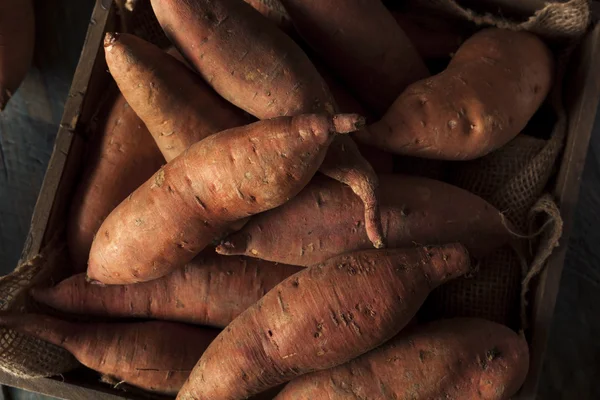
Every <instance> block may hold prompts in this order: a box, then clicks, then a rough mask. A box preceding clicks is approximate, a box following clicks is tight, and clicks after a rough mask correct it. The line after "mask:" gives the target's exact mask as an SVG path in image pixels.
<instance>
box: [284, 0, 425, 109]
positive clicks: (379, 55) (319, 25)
mask: <svg viewBox="0 0 600 400" xmlns="http://www.w3.org/2000/svg"><path fill="white" fill-rule="evenodd" d="M281 3H282V4H283V5H284V7H285V9H286V10H287V12H288V13H289V15H290V18H291V19H292V22H293V24H294V26H295V27H296V30H297V31H298V33H299V34H300V36H302V37H303V38H304V40H306V42H307V43H309V44H310V46H311V47H312V48H313V49H315V51H316V52H317V53H319V55H320V56H321V57H322V58H323V60H325V61H326V62H327V64H328V65H329V66H330V67H331V68H332V69H333V71H335V72H336V73H337V74H338V75H339V76H340V77H342V78H343V79H344V80H345V82H346V84H347V85H348V87H350V88H352V89H353V90H354V92H355V93H356V95H357V97H358V98H359V99H360V100H361V101H363V102H364V103H365V104H366V105H367V107H368V108H370V109H371V110H373V111H374V112H375V113H377V114H378V115H379V116H380V115H382V114H383V113H384V112H385V111H386V110H387V108H388V107H389V106H390V105H391V104H392V103H393V102H394V100H396V98H397V97H398V95H400V93H401V92H402V90H404V88H406V87H407V86H408V85H409V84H411V83H413V82H415V81H417V80H419V79H422V78H425V77H427V76H429V72H428V71H427V67H426V66H425V64H424V63H423V60H421V57H420V56H419V54H418V53H417V51H416V50H415V48H414V46H413V45H412V43H411V42H410V40H409V39H408V37H407V36H406V35H405V34H404V32H403V31H402V29H401V28H400V26H399V25H398V24H397V23H396V21H395V20H394V17H393V16H392V15H391V14H390V12H389V11H388V10H387V9H386V7H385V6H384V5H383V4H382V3H381V1H380V0H329V1H323V0H281Z"/></svg>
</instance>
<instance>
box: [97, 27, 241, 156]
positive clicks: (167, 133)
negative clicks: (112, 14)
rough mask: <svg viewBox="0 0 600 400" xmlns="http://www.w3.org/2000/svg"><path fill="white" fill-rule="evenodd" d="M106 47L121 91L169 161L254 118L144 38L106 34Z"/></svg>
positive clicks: (112, 71)
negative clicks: (209, 137) (204, 140)
mask: <svg viewBox="0 0 600 400" xmlns="http://www.w3.org/2000/svg"><path fill="white" fill-rule="evenodd" d="M104 49H105V54H106V62H107V64H108V68H109V70H110V73H111V74H112V76H113V78H114V79H115V81H116V82H117V85H118V86H119V89H121V93H123V96H125V99H126V100H127V102H128V103H129V104H130V105H131V108H133V110H134V111H135V112H136V114H137V115H138V116H139V117H140V118H141V119H142V121H144V123H145V124H146V127H147V128H148V130H149V131H150V133H152V136H153V137H154V140H155V141H156V143H157V145H158V147H159V148H160V150H161V152H162V153H163V155H164V156H165V159H166V160H167V161H171V160H172V159H173V158H175V157H177V156H178V155H179V154H181V153H182V152H183V151H184V150H185V149H187V148H188V147H190V146H191V145H192V144H194V143H196V142H198V141H200V140H202V139H204V138H205V137H207V136H209V135H212V134H214V133H217V132H220V131H223V130H225V129H229V128H234V127H236V126H241V125H246V124H247V123H249V122H250V121H249V119H248V118H247V117H246V116H245V115H244V113H243V112H242V111H241V110H239V109H237V108H236V107H234V106H233V105H231V104H230V103H228V102H227V101H225V100H224V99H223V98H222V97H221V96H219V95H218V94H217V93H215V91H214V90H212V89H211V88H210V87H209V86H208V85H207V84H206V83H205V82H204V81H203V80H202V78H200V77H199V76H197V75H196V74H194V73H193V72H192V71H190V70H189V69H188V68H187V67H186V66H185V65H184V64H183V63H181V62H180V61H178V60H177V59H175V57H173V56H171V55H169V54H167V53H166V52H164V51H162V50H161V49H160V48H158V47H156V46H155V45H153V44H151V43H148V42H146V41H144V40H143V39H140V38H138V37H136V36H133V35H130V34H126V33H124V34H119V33H107V34H106V38H105V40H104Z"/></svg>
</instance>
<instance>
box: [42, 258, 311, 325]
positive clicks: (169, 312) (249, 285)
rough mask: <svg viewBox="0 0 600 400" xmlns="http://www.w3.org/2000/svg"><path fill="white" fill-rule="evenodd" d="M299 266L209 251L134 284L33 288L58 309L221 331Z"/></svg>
mask: <svg viewBox="0 0 600 400" xmlns="http://www.w3.org/2000/svg"><path fill="white" fill-rule="evenodd" d="M299 270H301V267H295V266H292V265H285V264H275V263H271V262H268V261H262V260H257V259H252V258H246V257H223V256H219V255H216V254H214V253H213V252H207V253H206V254H200V255H198V256H197V257H196V258H195V259H194V260H193V261H191V262H190V263H188V264H187V265H186V266H185V267H184V268H180V269H178V270H176V271H173V272H171V273H170V274H169V275H167V276H164V277H162V278H160V279H155V280H153V281H150V282H143V283H138V284H135V285H112V286H100V285H92V284H90V283H88V282H87V281H86V279H85V278H86V277H85V274H79V275H75V276H72V277H70V278H68V279H66V280H64V281H62V282H61V283H59V284H58V285H56V286H55V287H51V288H46V289H36V290H34V289H32V290H31V292H30V293H31V295H32V297H33V298H34V299H35V300H36V301H39V302H40V303H43V304H46V305H48V306H50V307H52V308H54V309H56V310H59V311H62V312H66V313H71V314H82V315H93V316H100V317H110V318H131V317H135V318H153V319H160V320H168V321H179V322H186V323H191V324H198V325H208V326H214V327H217V328H224V327H225V326H227V325H228V324H229V323H230V322H231V321H232V320H233V319H234V318H235V317H236V316H237V315H238V314H240V313H241V312H242V311H244V310H245V309H246V308H248V307H250V306H251V305H252V304H254V303H256V302H257V301H258V300H259V299H260V298H261V297H262V296H263V295H264V294H265V293H266V292H268V291H269V290H271V288H273V286H275V285H276V284H278V283H279V282H281V281H282V280H284V279H285V278H287V277H288V276H290V275H292V274H294V273H296V272H298V271H299Z"/></svg>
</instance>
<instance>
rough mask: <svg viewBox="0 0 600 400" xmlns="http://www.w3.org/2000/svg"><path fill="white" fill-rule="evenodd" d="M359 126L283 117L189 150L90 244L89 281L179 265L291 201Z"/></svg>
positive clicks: (143, 277)
mask: <svg viewBox="0 0 600 400" xmlns="http://www.w3.org/2000/svg"><path fill="white" fill-rule="evenodd" d="M363 125H364V119H363V118H362V117H359V116H358V115H356V114H338V115H336V116H333V117H329V116H323V115H315V114H309V115H301V116H297V117H280V118H275V119H272V120H265V121H259V122H255V123H253V124H250V125H246V126H243V127H239V128H232V129H229V130H226V131H222V132H219V133H217V134H215V135H212V136H209V137H208V138H206V139H204V140H202V141H200V142H198V143H196V144H194V145H192V146H191V147H190V148H188V149H187V150H186V151H185V152H184V153H183V154H181V155H180V156H179V157H177V158H175V159H174V160H172V161H171V162H169V163H168V164H167V165H166V166H165V167H163V168H161V169H160V170H159V171H158V172H157V173H156V174H154V176H153V177H152V178H150V179H149V180H148V181H147V182H146V183H144V184H143V185H142V186H140V187H139V188H138V189H137V190H136V191H135V192H134V193H133V194H132V195H131V196H129V197H128V198H127V199H126V200H125V201H123V202H122V203H121V204H119V206H118V207H117V208H116V209H115V210H114V211H113V212H112V213H111V214H110V215H109V216H108V218H106V220H105V221H104V223H103V224H102V226H101V227H100V229H99V231H98V234H97V235H96V238H95V239H94V242H93V243H92V249H91V252H90V259H89V262H88V277H89V278H91V279H93V280H97V281H100V282H102V283H106V284H126V283H136V282H143V281H148V280H152V279H156V278H160V277H161V276H164V275H166V274H168V273H169V272H171V271H172V270H174V269H176V268H179V267H182V266H183V265H185V264H186V263H188V262H189V261H191V260H192V259H193V258H194V257H195V256H196V255H197V254H198V253H199V252H200V251H202V249H204V248H205V247H206V246H207V245H208V244H210V243H211V242H212V241H213V240H214V239H215V238H218V237H219V236H221V235H222V234H223V233H224V231H225V230H226V229H227V227H228V226H229V225H230V224H231V223H234V222H236V221H238V220H240V219H244V218H246V217H248V216H251V215H253V214H258V213H260V212H263V211H266V210H269V209H271V208H275V207H278V206H280V205H281V204H283V203H285V202H286V201H288V200H289V199H291V198H292V197H294V196H295V195H296V194H297V193H298V192H300V190H302V188H303V187H304V186H306V184H308V182H309V181H310V179H311V178H312V177H313V175H314V174H315V173H316V171H317V169H318V167H319V165H320V164H321V162H323V158H324V157H325V153H326V152H327V148H328V146H329V144H330V143H331V142H332V140H333V137H334V136H335V135H337V134H339V133H347V132H351V131H355V130H356V129H360V128H361V127H362V126H363Z"/></svg>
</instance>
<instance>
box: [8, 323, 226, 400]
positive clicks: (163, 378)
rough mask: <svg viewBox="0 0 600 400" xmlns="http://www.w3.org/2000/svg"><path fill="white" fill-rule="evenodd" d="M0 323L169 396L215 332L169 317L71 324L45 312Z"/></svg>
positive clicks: (109, 373) (106, 372) (119, 377)
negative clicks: (166, 319) (173, 320)
mask: <svg viewBox="0 0 600 400" xmlns="http://www.w3.org/2000/svg"><path fill="white" fill-rule="evenodd" d="M0 326H3V327H7V328H12V329H15V330H17V331H20V332H22V333H25V334H28V335H32V336H35V337H37V338H39V339H42V340H46V341H48V342H50V343H52V344H55V345H57V346H60V347H63V348H64V349H66V350H68V351H69V352H71V353H72V354H73V356H75V358H76V359H77V360H79V362H81V363H82V364H83V365H85V366H86V367H88V368H90V369H93V370H95V371H98V372H100V373H101V374H104V375H107V376H108V377H109V378H113V380H115V381H117V382H126V383H128V384H130V385H132V386H135V387H138V388H141V389H145V390H149V391H152V392H157V393H160V394H165V395H175V394H176V393H177V391H178V390H179V389H180V387H181V385H182V384H183V383H184V381H185V379H186V378H187V377H188V375H189V373H190V370H191V368H192V367H193V366H194V364H195V362H196V361H197V360H198V358H199V357H200V355H201V354H202V353H203V352H204V350H205V349H206V348H207V346H208V345H209V344H210V342H212V341H213V339H214V338H215V336H216V335H217V333H218V331H217V330H214V329H209V328H200V327H193V326H189V325H184V324H178V323H174V322H163V321H151V322H135V323H71V322H67V321H63V320H60V319H57V318H53V317H50V316H46V315H38V314H14V315H2V316H0Z"/></svg>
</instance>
